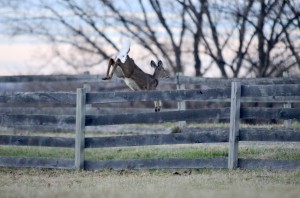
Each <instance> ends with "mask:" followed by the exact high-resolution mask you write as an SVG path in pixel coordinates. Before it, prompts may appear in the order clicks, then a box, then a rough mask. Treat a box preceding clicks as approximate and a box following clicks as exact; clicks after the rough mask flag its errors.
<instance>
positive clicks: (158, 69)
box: [150, 60, 169, 79]
mask: <svg viewBox="0 0 300 198" xmlns="http://www.w3.org/2000/svg"><path fill="white" fill-rule="evenodd" d="M150 64H151V67H153V68H155V70H154V74H153V76H154V77H155V78H156V79H159V78H169V72H168V71H167V70H165V68H164V67H163V63H162V61H161V60H159V61H158V63H157V65H156V63H155V62H154V61H153V60H151V63H150Z"/></svg>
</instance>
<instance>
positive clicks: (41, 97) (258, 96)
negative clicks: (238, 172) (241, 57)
mask: <svg viewBox="0 0 300 198" xmlns="http://www.w3.org/2000/svg"><path fill="white" fill-rule="evenodd" d="M299 98H300V83H299V82H298V83H296V81H294V83H292V84H278V85H252V84H247V85H243V84H242V83H241V82H232V87H231V88H221V89H220V88H213V89H203V90H173V91H163V92H162V91H147V92H103V93H94V92H86V90H85V89H84V88H80V89H78V90H77V93H72V92H68V93H62V92H61V93H55V92H52V93H33V92H32V93H13V94H8V93H3V94H1V95H0V103H11V104H16V103H23V104H29V103H31V104H38V103H45V104H66V105H70V104H72V105H76V115H27V114H18V115H16V114H11V112H9V113H1V114H0V125H1V126H11V125H14V126H15V125H20V126H22V125H25V126H28V125H31V126H39V127H40V126H45V127H47V126H57V125H70V126H74V125H76V137H75V138H62V137H39V136H15V135H1V136H0V145H14V146H47V147H64V148H75V159H50V158H26V157H0V166H15V167H45V168H68V169H73V168H76V169H85V170H94V169H105V168H108V169H110V168H112V169H127V168H128V169H143V168H145V169H156V168H229V169H234V168H237V167H239V168H248V169H255V168H268V169H289V170H291V169H298V168H300V161H298V160H296V161H295V160H294V161H291V160H260V159H240V158H238V148H239V145H238V143H239V141H297V142H298V141H300V131H297V130H288V129H285V130H284V129H282V130H279V129H277V130H274V129H272V130H268V129H255V130H253V129H240V128H239V122H240V120H241V119H262V120H263V119H294V120H300V109H297V108H260V107H257V108H242V107H241V103H244V102H287V101H290V102H297V103H298V102H300V101H299ZM158 99H160V100H173V101H184V100H194V101H210V102H214V101H215V102H217V101H220V100H226V101H230V103H231V107H230V108H217V109H216V108H209V109H194V110H178V111H172V112H159V113H132V114H111V115H98V114H94V115H87V114H86V112H87V109H86V105H88V104H97V103H110V102H115V103H119V102H127V101H153V100H158ZM214 119H224V120H229V121H230V129H219V130H217V131H214V130H212V131H209V130H200V131H197V132H195V131H192V132H185V133H175V134H148V135H132V136H111V137H88V138H87V137H85V127H86V126H97V125H111V124H125V123H162V122H177V121H188V120H214ZM33 128H34V127H33ZM213 142H228V144H229V157H228V158H213V159H138V160H137V159H131V160H101V161H87V160H85V157H84V150H85V149H92V148H102V147H120V146H146V145H164V144H169V145H172V144H199V143H213Z"/></svg>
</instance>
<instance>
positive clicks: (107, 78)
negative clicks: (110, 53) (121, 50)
mask: <svg viewBox="0 0 300 198" xmlns="http://www.w3.org/2000/svg"><path fill="white" fill-rule="evenodd" d="M114 64H115V61H114V59H112V58H111V59H109V62H108V66H107V72H106V77H104V78H102V80H109V79H111V77H109V71H110V68H111V66H112V65H114Z"/></svg>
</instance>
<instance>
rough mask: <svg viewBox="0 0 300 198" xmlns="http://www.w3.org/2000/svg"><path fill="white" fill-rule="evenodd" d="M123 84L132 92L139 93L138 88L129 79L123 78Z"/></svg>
mask: <svg viewBox="0 0 300 198" xmlns="http://www.w3.org/2000/svg"><path fill="white" fill-rule="evenodd" d="M124 82H125V84H126V85H127V86H128V87H129V88H130V89H131V90H133V91H140V90H141V89H140V87H139V86H138V85H137V84H136V82H135V81H134V80H132V79H131V78H124Z"/></svg>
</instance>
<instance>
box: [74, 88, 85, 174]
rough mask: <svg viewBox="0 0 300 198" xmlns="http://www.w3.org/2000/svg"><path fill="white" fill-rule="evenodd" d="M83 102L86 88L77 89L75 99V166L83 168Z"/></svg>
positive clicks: (78, 168) (79, 168)
mask: <svg viewBox="0 0 300 198" xmlns="http://www.w3.org/2000/svg"><path fill="white" fill-rule="evenodd" d="M85 104H86V90H85V89H84V88H78V89H77V99H76V137H75V168H76V169H77V170H82V169H84V147H85V110H86V109H85Z"/></svg>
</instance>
